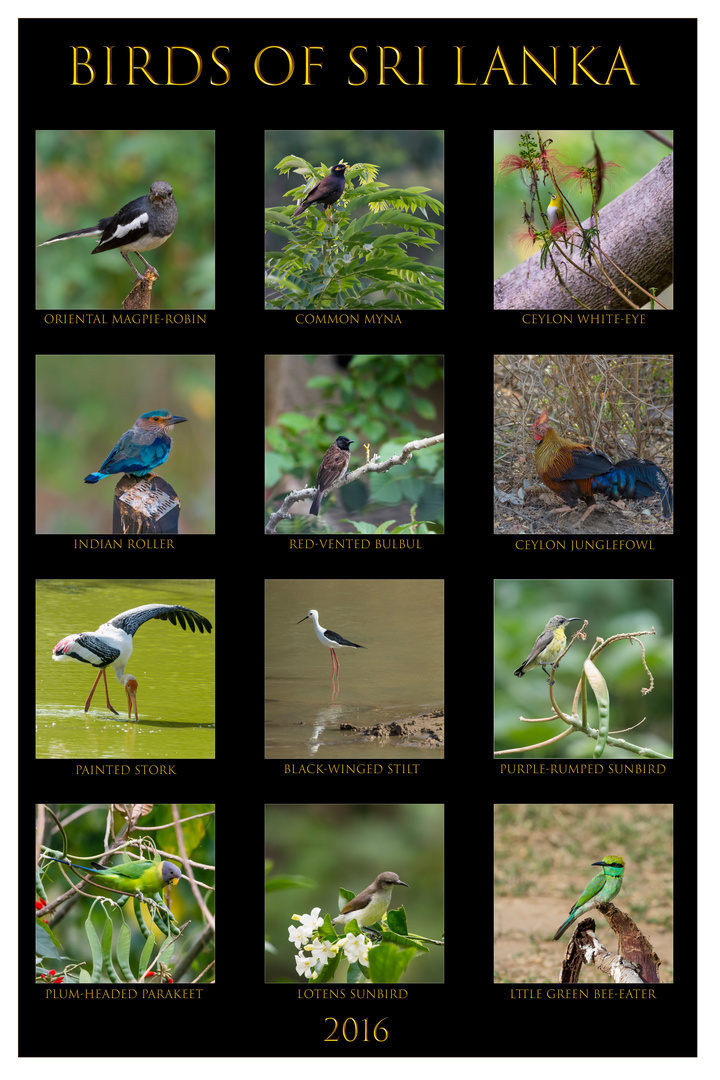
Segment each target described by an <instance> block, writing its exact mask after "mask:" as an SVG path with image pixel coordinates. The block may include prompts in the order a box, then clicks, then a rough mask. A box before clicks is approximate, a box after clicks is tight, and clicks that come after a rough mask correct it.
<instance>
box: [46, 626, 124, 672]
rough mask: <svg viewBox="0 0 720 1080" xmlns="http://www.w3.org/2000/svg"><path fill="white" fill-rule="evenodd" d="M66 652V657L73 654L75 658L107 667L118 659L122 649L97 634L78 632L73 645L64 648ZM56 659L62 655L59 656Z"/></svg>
mask: <svg viewBox="0 0 720 1080" xmlns="http://www.w3.org/2000/svg"><path fill="white" fill-rule="evenodd" d="M64 654H65V657H70V656H71V657H72V658H73V659H74V660H80V661H81V662H82V663H84V664H92V665H93V667H105V666H106V665H107V664H112V663H114V661H115V660H117V658H118V656H119V655H120V650H119V649H117V648H115V646H114V645H112V644H111V643H110V642H109V641H107V640H106V639H105V638H102V637H99V636H97V635H96V634H78V636H77V637H76V638H75V640H74V641H73V643H72V645H71V646H70V647H69V648H66V649H65V650H64ZM55 659H62V657H60V656H57V657H55Z"/></svg>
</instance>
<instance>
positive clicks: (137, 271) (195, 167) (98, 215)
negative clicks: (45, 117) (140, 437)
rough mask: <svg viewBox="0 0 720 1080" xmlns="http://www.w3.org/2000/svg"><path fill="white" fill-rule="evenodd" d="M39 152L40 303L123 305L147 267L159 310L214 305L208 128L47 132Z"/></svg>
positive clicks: (53, 306) (56, 306)
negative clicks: (152, 276)
mask: <svg viewBox="0 0 720 1080" xmlns="http://www.w3.org/2000/svg"><path fill="white" fill-rule="evenodd" d="M36 151H37V153H36V159H37V166H36V177H37V180H36V197H37V215H36V241H35V245H36V246H35V251H34V254H35V274H36V284H37V288H36V301H35V302H36V306H37V307H38V308H39V309H45V310H47V309H49V310H61V311H62V310H66V309H68V308H74V309H86V310H92V309H99V308H109V309H113V310H115V311H117V310H118V309H119V308H120V307H121V304H122V301H123V299H124V298H125V297H126V296H127V295H128V293H130V292H131V290H132V289H133V287H134V286H135V285H136V284H137V281H138V278H142V277H143V276H144V275H145V274H147V273H148V268H149V267H152V268H153V269H155V270H156V271H157V274H158V275H159V277H158V280H157V281H156V282H155V283H154V286H153V294H152V296H153V299H152V303H153V307H162V308H164V309H166V310H167V309H178V310H181V309H195V310H201V309H212V308H214V307H215V180H216V177H215V134H214V132H213V131H212V130H211V129H207V130H203V129H197V130H195V129H193V130H185V129H181V128H178V129H174V128H167V129H164V130H148V129H139V130H127V129H122V128H112V127H108V128H105V129H93V130H80V129H71V128H60V129H55V130H49V129H41V130H38V131H37V132H36ZM29 248H32V244H30V245H29ZM149 404H150V405H152V404H153V402H152V401H151V402H150V403H149ZM135 415H137V413H136V414H135Z"/></svg>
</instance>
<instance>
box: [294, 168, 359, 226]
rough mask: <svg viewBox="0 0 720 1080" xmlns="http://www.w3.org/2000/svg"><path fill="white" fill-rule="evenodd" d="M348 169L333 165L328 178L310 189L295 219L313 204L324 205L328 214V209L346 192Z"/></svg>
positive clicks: (324, 178)
mask: <svg viewBox="0 0 720 1080" xmlns="http://www.w3.org/2000/svg"><path fill="white" fill-rule="evenodd" d="M346 169H347V165H333V167H332V169H331V170H330V172H329V173H328V174H327V176H323V178H322V180H320V181H318V183H317V184H316V185H315V187H313V188H310V190H309V191H308V193H307V195H306V196H305V198H304V199H303V201H302V202H301V203H300V205H299V206H298V208H297V210H296V211H295V213H294V214H293V217H297V216H298V214H302V212H303V210H307V208H308V206H311V205H312V204H313V203H322V205H323V206H324V207H325V213H327V209H328V207H329V206H332V204H333V203H336V202H337V201H338V199H339V198H340V196H341V195H342V193H343V191H344V190H345V170H346Z"/></svg>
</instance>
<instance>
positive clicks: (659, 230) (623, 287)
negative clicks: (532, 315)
mask: <svg viewBox="0 0 720 1080" xmlns="http://www.w3.org/2000/svg"><path fill="white" fill-rule="evenodd" d="M598 223H599V227H600V240H601V245H600V246H601V249H602V256H607V259H603V260H602V263H603V268H604V270H605V271H606V273H607V275H608V277H609V278H610V279H611V280H612V281H613V282H614V283H615V285H616V286H617V287H618V289H620V291H621V292H622V293H624V294H625V295H627V296H628V297H629V298H630V300H632V301H633V303H634V304H639V305H642V304H646V303H647V296H646V295H645V294H644V293H643V292H642V291H641V290H640V289H637V288H633V287H632V286H628V282H627V280H626V278H624V277H623V275H622V274H620V273H618V272H617V270H615V269H613V265H614V264H617V266H619V267H621V268H622V270H623V271H624V273H625V274H627V275H628V276H629V277H630V278H631V279H633V281H637V282H639V284H640V285H642V286H643V288H645V289H648V290H649V289H651V288H655V289H656V290H657V292H658V293H660V292H662V291H663V289H666V288H667V287H668V286H669V285H671V284H672V280H673V155H672V154H669V155H668V157H665V158H663V159H662V161H660V162H659V163H658V164H657V165H656V166H655V168H654V169H652V170H651V171H650V172H649V173H648V174H647V176H644V177H643V178H642V180H639V181H638V182H637V184H634V185H633V187H631V188H630V189H629V190H628V191H624V192H623V193H622V195H619V196H618V197H617V199H614V200H613V201H612V202H611V203H608V205H607V206H606V207H604V208H603V209H602V210H601V211H600V213H599V215H598ZM590 224H591V222H590V219H588V220H587V221H585V222H583V227H584V228H590ZM602 256H601V258H602ZM554 258H555V261H556V262H559V264H560V268H561V271H562V274H563V278H564V279H565V282H566V284H567V289H566V288H565V287H564V286H563V285H561V284H560V283H559V282H558V281H557V279H556V277H555V275H554V273H553V271H552V270H551V269H550V268H549V267H546V268H545V269H544V270H542V269H541V268H540V252H538V253H537V254H536V255H533V256H532V257H531V258H530V259H527V260H526V261H525V262H522V263H520V264H519V265H518V266H515V267H513V269H512V270H510V271H508V273H507V274H504V275H503V276H502V277H501V278H499V279H498V280H497V281H496V282H495V300H494V307H495V310H497V311H500V310H506V311H507V310H510V309H525V310H542V311H548V310H550V311H553V310H573V309H574V310H578V305H577V304H576V303H575V302H574V301H573V298H572V296H571V295H569V293H571V294H573V296H576V297H577V298H578V300H580V301H581V302H582V303H583V304H584V305H585V306H586V307H587V308H588V309H590V310H591V311H602V310H629V308H628V305H626V304H624V302H623V300H622V298H621V297H620V296H618V294H617V293H616V292H614V290H612V289H611V288H610V287H609V286H608V287H605V286H604V285H602V284H600V283H599V282H595V281H593V280H592V279H591V278H590V277H588V276H587V275H586V274H583V273H582V272H581V271H580V270H578V269H576V268H575V267H572V266H569V265H567V264H564V263H563V260H562V257H561V256H559V255H558V251H557V248H555V249H554ZM594 271H595V272H596V271H597V267H595V268H594ZM568 290H569V293H568Z"/></svg>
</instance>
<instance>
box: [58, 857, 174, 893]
mask: <svg viewBox="0 0 720 1080" xmlns="http://www.w3.org/2000/svg"><path fill="white" fill-rule="evenodd" d="M44 857H45V858H46V859H51V860H52V861H53V862H59V863H62V864H63V865H64V866H70V867H72V869H73V870H84V871H85V872H86V873H88V874H92V875H93V877H94V878H95V881H96V883H97V884H98V885H99V886H100V888H103V887H104V886H105V885H109V886H110V888H111V889H120V890H122V891H123V892H129V893H133V894H140V895H144V894H146V893H147V895H148V896H151V895H152V894H153V893H157V892H162V891H163V889H165V888H166V887H167V886H168V885H175V884H176V883H177V882H178V881H179V880H180V878H181V877H182V871H181V870H180V868H179V867H178V866H176V865H175V863H171V862H166V861H160V860H159V859H158V860H154V861H152V860H150V859H137V860H135V859H133V860H131V861H130V862H124V863H118V864H117V866H101V865H100V863H92V864H91V865H90V866H80V864H79V863H74V862H69V861H68V860H67V859H58V858H56V857H55V856H54V855H45V856H44Z"/></svg>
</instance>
